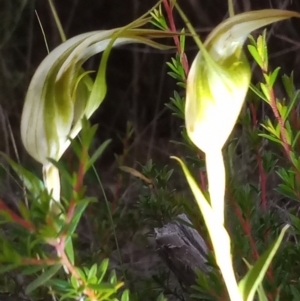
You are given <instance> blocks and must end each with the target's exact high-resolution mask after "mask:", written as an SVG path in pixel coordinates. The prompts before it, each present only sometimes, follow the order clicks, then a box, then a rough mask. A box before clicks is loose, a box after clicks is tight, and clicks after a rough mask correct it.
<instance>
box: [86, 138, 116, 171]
mask: <svg viewBox="0 0 300 301" xmlns="http://www.w3.org/2000/svg"><path fill="white" fill-rule="evenodd" d="M110 142H111V139H109V140H106V141H104V142H103V143H102V144H101V145H100V146H99V147H98V148H97V150H96V151H95V152H94V154H93V155H92V156H91V158H90V159H89V161H88V163H87V165H86V171H87V170H88V169H89V168H90V167H91V166H93V165H94V163H95V162H96V160H98V159H99V158H100V156H101V155H102V153H103V152H104V150H105V149H106V148H107V146H108V145H109V144H110Z"/></svg>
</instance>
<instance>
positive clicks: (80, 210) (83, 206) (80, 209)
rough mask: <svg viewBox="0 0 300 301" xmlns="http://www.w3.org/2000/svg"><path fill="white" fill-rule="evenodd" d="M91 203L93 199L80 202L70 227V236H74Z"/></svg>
mask: <svg viewBox="0 0 300 301" xmlns="http://www.w3.org/2000/svg"><path fill="white" fill-rule="evenodd" d="M90 202H91V199H85V200H82V201H80V203H79V204H77V205H76V209H75V213H74V216H73V218H72V221H71V223H70V224H69V225H68V233H67V234H68V235H72V234H73V233H74V231H75V230H76V228H77V225H78V223H79V221H80V218H81V216H82V214H83V212H84V210H85V209H86V207H87V205H88V204H89V203H90Z"/></svg>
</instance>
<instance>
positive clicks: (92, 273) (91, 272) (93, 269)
mask: <svg viewBox="0 0 300 301" xmlns="http://www.w3.org/2000/svg"><path fill="white" fill-rule="evenodd" d="M96 275H97V264H96V263H94V264H93V265H92V267H91V268H90V270H89V271H88V274H87V280H88V281H89V280H90V279H91V278H94V277H96Z"/></svg>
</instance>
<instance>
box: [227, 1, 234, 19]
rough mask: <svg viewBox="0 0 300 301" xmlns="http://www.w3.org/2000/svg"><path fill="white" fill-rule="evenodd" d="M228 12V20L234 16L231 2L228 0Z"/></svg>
mask: <svg viewBox="0 0 300 301" xmlns="http://www.w3.org/2000/svg"><path fill="white" fill-rule="evenodd" d="M228 12H229V17H230V18H231V17H233V16H234V7H233V0H228Z"/></svg>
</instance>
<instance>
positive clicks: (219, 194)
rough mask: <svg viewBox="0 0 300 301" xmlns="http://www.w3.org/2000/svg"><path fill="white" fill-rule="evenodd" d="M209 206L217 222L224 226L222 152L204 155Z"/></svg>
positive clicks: (223, 169) (224, 176)
mask: <svg viewBox="0 0 300 301" xmlns="http://www.w3.org/2000/svg"><path fill="white" fill-rule="evenodd" d="M205 159H206V170H207V178H208V187H209V195H210V204H211V207H212V209H213V211H214V212H215V213H216V216H217V218H218V221H220V222H221V223H222V225H224V202H225V200H224V197H225V181H226V175H225V166H224V160H223V154H222V150H219V151H214V152H208V153H206V158H205Z"/></svg>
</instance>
